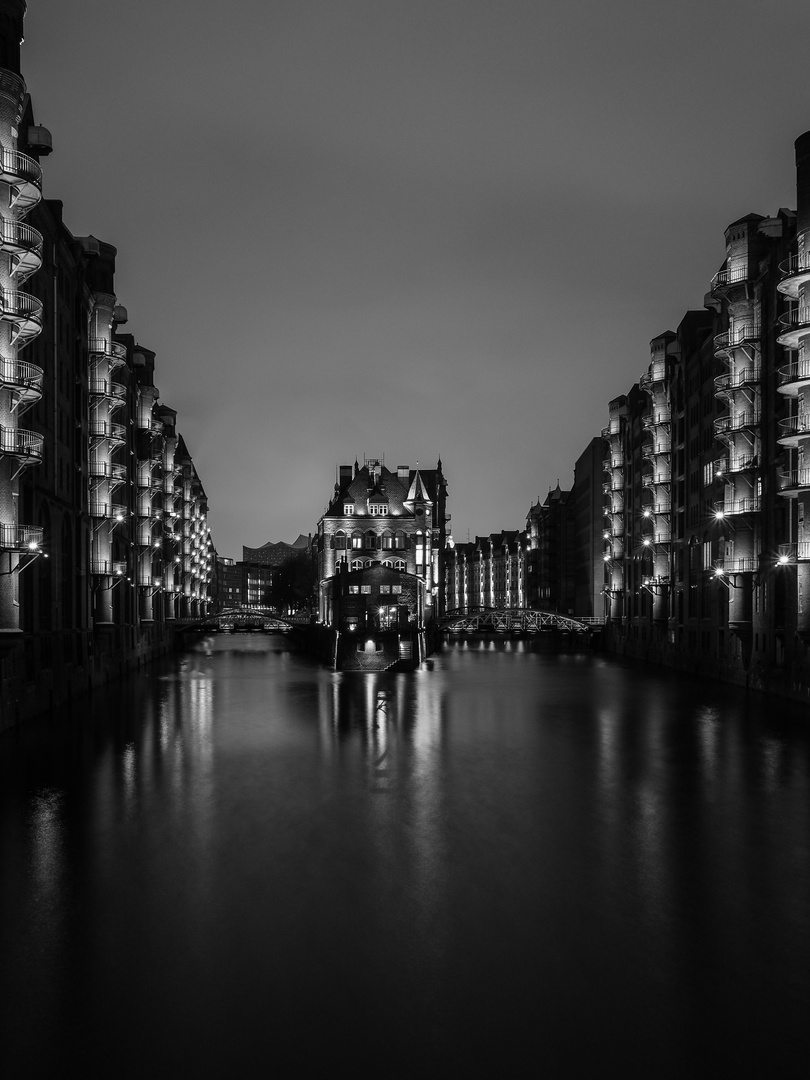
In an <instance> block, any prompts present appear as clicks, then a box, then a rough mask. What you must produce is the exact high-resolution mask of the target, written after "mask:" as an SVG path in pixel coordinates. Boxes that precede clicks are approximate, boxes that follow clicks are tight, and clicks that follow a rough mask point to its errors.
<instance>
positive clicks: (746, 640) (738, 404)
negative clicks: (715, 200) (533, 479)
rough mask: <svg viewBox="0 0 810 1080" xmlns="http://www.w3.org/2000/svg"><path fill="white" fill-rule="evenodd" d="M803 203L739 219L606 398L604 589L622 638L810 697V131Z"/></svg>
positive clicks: (801, 153) (630, 648) (802, 160)
mask: <svg viewBox="0 0 810 1080" xmlns="http://www.w3.org/2000/svg"><path fill="white" fill-rule="evenodd" d="M796 159H797V170H798V171H797V178H798V185H797V196H798V198H797V202H798V212H797V213H794V212H792V211H790V210H786V209H780V210H779V211H778V212H777V213H776V214H775V215H774V216H772V217H765V216H762V215H759V214H748V215H746V216H745V217H742V218H739V219H737V220H735V221H734V222H732V223H731V225H729V226H728V228H727V229H726V232H725V258H724V261H723V264H722V266H721V267H720V269H719V270H718V271H717V273H716V274H715V275H714V277H713V279H712V281H711V283H710V288H709V292H708V293H707V295H706V297H705V299H704V309H703V310H701V311H690V312H687V313H686V315H685V316H684V318H683V320H682V321H681V323H680V325H679V326H678V328H677V330H676V331H675V332H674V333H673V332H667V333H665V334H662V335H660V336H659V337H657V338H654V339H653V340H652V342H651V345H650V361H649V364H648V367H647V370H646V371H645V372H644V373H643V375H642V376H641V379H640V380H639V383H638V385H637V386H634V387H633V388H632V389H631V390H630V392H629V393H628V394H627V395H623V396H620V397H618V398H615V399H614V400H613V401H612V402H611V403H610V407H609V422H608V426H607V427H606V428H605V429H604V431H603V432H602V435H603V440H604V443H603V445H604V452H605V458H604V462H603V465H604V515H605V516H604V536H603V539H604V550H603V560H604V598H605V611H606V615H607V616H608V619H609V623H610V627H611V640H612V642H613V645H614V647H616V648H619V649H620V650H621V651H624V652H627V653H628V654H630V655H641V656H646V657H656V658H658V659H660V660H662V661H663V662H668V663H673V664H675V665H676V666H684V667H689V668H690V669H692V670H696V671H703V672H705V673H707V674H709V673H712V674H714V673H721V674H723V675H725V676H726V677H729V678H731V679H734V680H736V681H745V682H746V683H748V684H749V685H754V686H762V687H765V688H771V689H776V690H779V691H780V692H784V693H788V694H792V695H799V696H801V695H803V694H805V693H806V688H807V687H808V686H809V685H810V665H808V658H807V647H808V642H810V609H809V608H808V595H810V594H808V589H810V544H808V543H807V539H808V538H810V526H808V529H807V532H805V515H806V512H807V511H808V510H810V497H808V495H809V494H810V480H808V475H810V474H808V475H806V474H807V470H806V469H805V464H804V461H805V454H808V453H810V425H808V423H806V421H805V413H806V411H807V408H806V406H805V390H806V388H807V387H808V386H810V374H808V371H810V369H808V371H805V367H806V366H807V365H806V362H805V351H806V348H807V340H808V338H810V295H808V292H807V282H810V166H809V165H808V161H809V160H810V133H808V134H806V135H803V136H802V137H801V138H800V139H798V140H797V143H796Z"/></svg>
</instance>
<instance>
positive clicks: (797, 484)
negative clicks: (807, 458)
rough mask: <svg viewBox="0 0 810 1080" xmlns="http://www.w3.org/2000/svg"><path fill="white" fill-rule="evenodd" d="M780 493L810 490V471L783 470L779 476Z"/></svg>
mask: <svg viewBox="0 0 810 1080" xmlns="http://www.w3.org/2000/svg"><path fill="white" fill-rule="evenodd" d="M778 479H779V489H780V491H797V490H799V489H800V488H810V469H782V470H781V471H780V472H779V474H778Z"/></svg>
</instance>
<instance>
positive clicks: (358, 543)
mask: <svg viewBox="0 0 810 1080" xmlns="http://www.w3.org/2000/svg"><path fill="white" fill-rule="evenodd" d="M362 546H363V534H362V533H361V532H360V531H359V529H356V530H355V531H354V532H353V533H352V547H353V548H354V549H355V551H359V550H360V548H362Z"/></svg>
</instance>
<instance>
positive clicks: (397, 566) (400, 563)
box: [394, 559, 405, 591]
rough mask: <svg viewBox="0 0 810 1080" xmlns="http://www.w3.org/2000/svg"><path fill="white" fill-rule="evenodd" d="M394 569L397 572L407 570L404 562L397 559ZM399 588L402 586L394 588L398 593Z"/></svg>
mask: <svg viewBox="0 0 810 1080" xmlns="http://www.w3.org/2000/svg"><path fill="white" fill-rule="evenodd" d="M394 569H395V570H404V569H405V563H404V562H403V561H402V559H397V560H396V561H395V563H394ZM399 587H400V586H394V591H396V589H397V588H399Z"/></svg>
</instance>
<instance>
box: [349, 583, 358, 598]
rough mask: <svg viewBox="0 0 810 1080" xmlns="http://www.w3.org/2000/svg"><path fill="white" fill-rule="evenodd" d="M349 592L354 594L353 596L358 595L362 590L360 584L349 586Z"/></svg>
mask: <svg viewBox="0 0 810 1080" xmlns="http://www.w3.org/2000/svg"><path fill="white" fill-rule="evenodd" d="M349 592H350V593H351V594H352V596H355V595H357V594H358V593H359V592H360V586H359V585H350V586H349Z"/></svg>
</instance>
